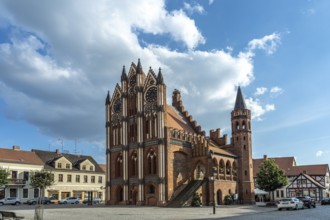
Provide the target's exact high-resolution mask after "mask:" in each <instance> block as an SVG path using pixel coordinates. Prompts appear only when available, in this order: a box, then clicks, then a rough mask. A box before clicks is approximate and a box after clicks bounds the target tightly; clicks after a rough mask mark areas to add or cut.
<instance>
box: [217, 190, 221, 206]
mask: <svg viewBox="0 0 330 220" xmlns="http://www.w3.org/2000/svg"><path fill="white" fill-rule="evenodd" d="M217 204H218V205H222V192H221V190H220V189H219V190H218V191H217Z"/></svg>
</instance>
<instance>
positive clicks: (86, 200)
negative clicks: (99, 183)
mask: <svg viewBox="0 0 330 220" xmlns="http://www.w3.org/2000/svg"><path fill="white" fill-rule="evenodd" d="M89 202H90V200H89V199H84V201H83V203H84V204H88V203H89ZM92 202H93V204H100V203H101V202H102V200H101V198H93V200H92Z"/></svg>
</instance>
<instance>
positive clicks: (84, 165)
mask: <svg viewBox="0 0 330 220" xmlns="http://www.w3.org/2000/svg"><path fill="white" fill-rule="evenodd" d="M32 152H34V153H36V154H37V155H38V156H39V158H40V159H41V160H42V161H43V163H44V169H45V170H49V171H51V172H53V175H54V185H53V186H50V187H48V188H47V189H46V190H45V192H44V193H45V196H49V197H51V196H52V197H55V198H56V199H57V200H61V199H64V198H66V197H69V196H76V197H79V198H80V199H81V200H84V199H87V198H88V197H90V196H91V197H92V198H100V199H101V200H102V201H104V199H105V182H106V178H105V172H104V170H103V169H102V168H101V167H100V166H99V165H98V164H97V163H96V161H95V160H94V159H93V157H91V156H86V155H76V154H67V153H61V152H60V151H59V150H56V151H55V152H51V151H42V150H32Z"/></svg>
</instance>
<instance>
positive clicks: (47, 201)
mask: <svg viewBox="0 0 330 220" xmlns="http://www.w3.org/2000/svg"><path fill="white" fill-rule="evenodd" d="M40 200H41V201H40ZM41 202H42V204H46V205H48V204H50V203H51V201H50V198H48V197H43V198H35V199H29V200H28V201H27V202H26V203H27V204H29V205H35V204H37V203H39V204H40V203H41Z"/></svg>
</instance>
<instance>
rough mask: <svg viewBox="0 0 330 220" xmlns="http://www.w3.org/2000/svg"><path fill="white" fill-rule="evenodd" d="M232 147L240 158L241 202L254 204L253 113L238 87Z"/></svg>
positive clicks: (232, 124) (233, 117) (232, 115)
mask: <svg viewBox="0 0 330 220" xmlns="http://www.w3.org/2000/svg"><path fill="white" fill-rule="evenodd" d="M231 126H232V145H233V147H234V151H235V153H236V155H237V156H238V192H239V195H238V196H239V198H238V199H239V200H240V201H242V202H243V203H244V204H251V203H254V182H253V167H252V166H253V165H252V141H251V136H252V135H251V134H252V133H251V111H250V110H249V109H247V108H246V105H245V101H244V98H243V94H242V91H241V88H240V87H238V90H237V96H236V102H235V107H234V110H233V111H232V112H231Z"/></svg>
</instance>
